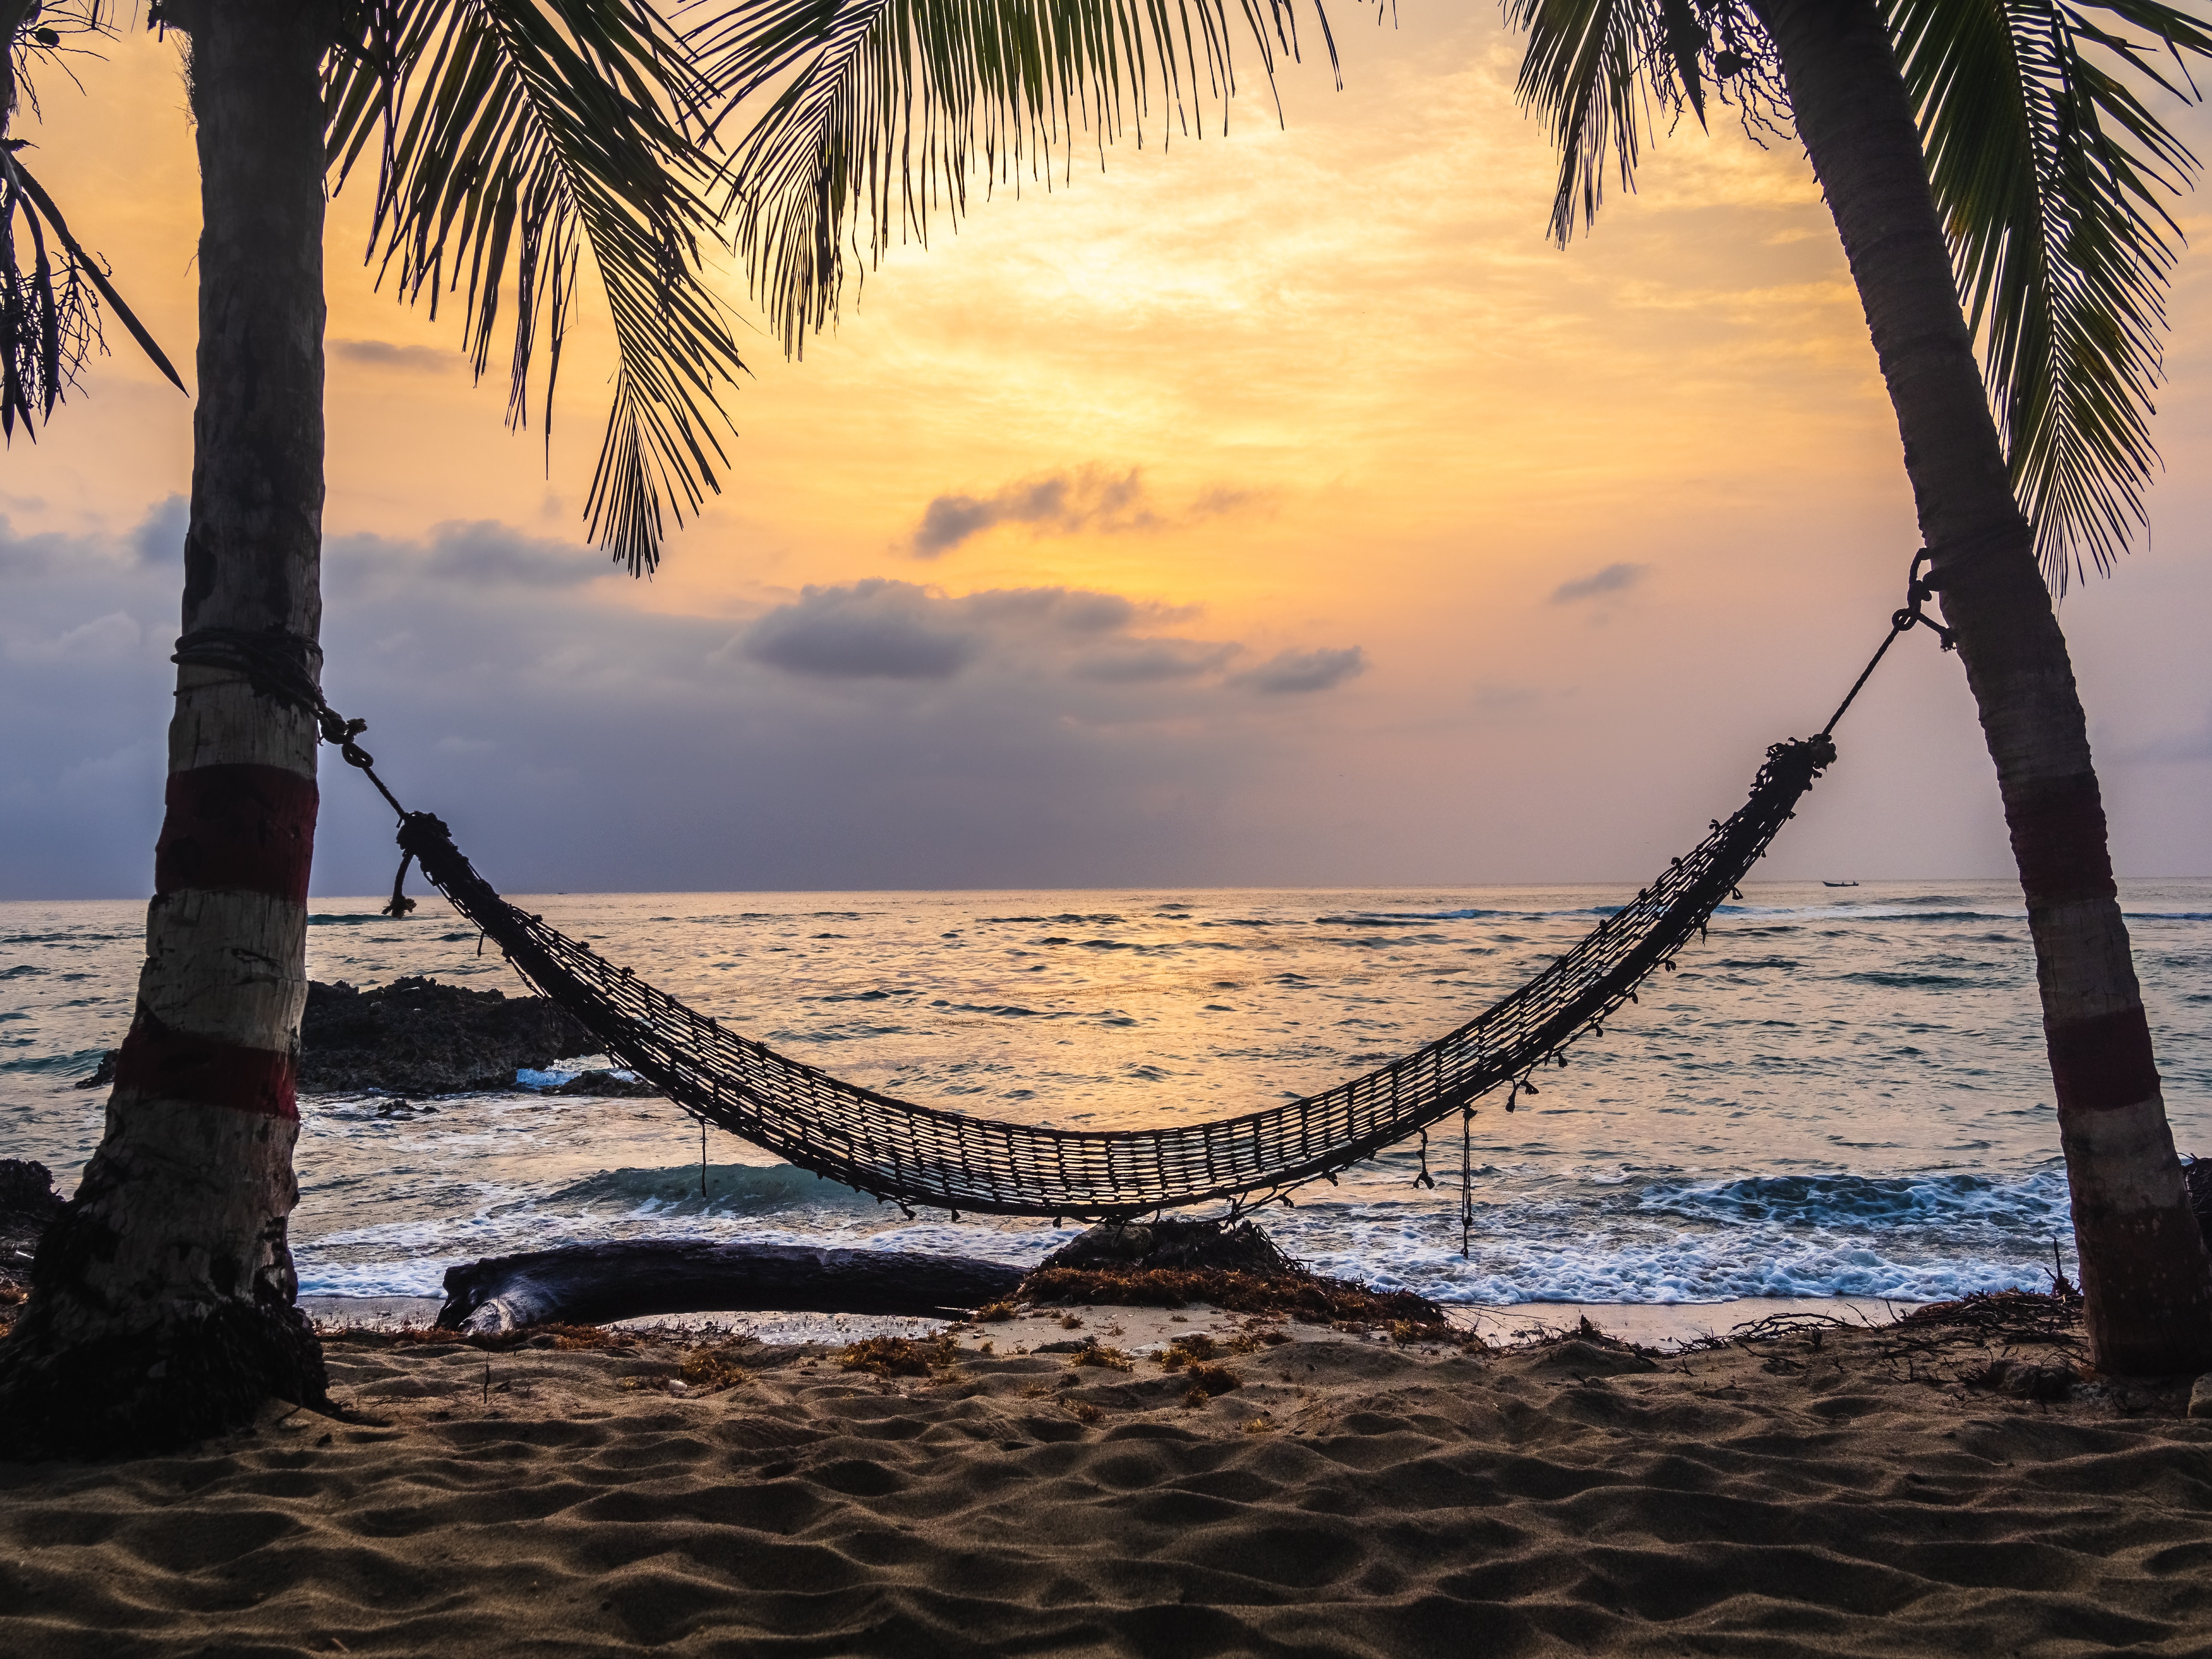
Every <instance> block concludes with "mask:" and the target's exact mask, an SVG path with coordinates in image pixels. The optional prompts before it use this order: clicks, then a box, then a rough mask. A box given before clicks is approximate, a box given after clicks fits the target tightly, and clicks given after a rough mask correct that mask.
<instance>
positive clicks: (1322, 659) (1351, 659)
mask: <svg viewBox="0 0 2212 1659" xmlns="http://www.w3.org/2000/svg"><path fill="white" fill-rule="evenodd" d="M1366 671H1367V653H1365V652H1364V651H1363V650H1361V649H1360V648H1359V647H1358V646H1356V645H1347V646H1346V647H1342V648H1341V649H1330V648H1328V647H1322V649H1320V650H1316V651H1279V652H1277V653H1275V654H1274V655H1273V656H1272V657H1270V658H1268V659H1267V661H1265V662H1263V663H1261V665H1259V666H1258V667H1257V668H1248V669H1247V670H1245V671H1244V672H1243V673H1242V674H1239V675H1237V677H1236V678H1234V679H1232V680H1231V681H1230V684H1231V685H1236V686H1241V687H1243V689H1244V690H1248V691H1257V692H1259V693H1261V695H1262V696H1286V695H1289V694H1291V693H1297V692H1306V691H1327V690H1330V689H1331V688H1333V687H1335V686H1339V685H1341V684H1344V683H1345V681H1346V680H1348V679H1351V678H1353V677H1354V676H1356V675H1359V674H1364V673H1365V672H1366Z"/></svg>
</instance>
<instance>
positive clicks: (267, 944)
mask: <svg viewBox="0 0 2212 1659" xmlns="http://www.w3.org/2000/svg"><path fill="white" fill-rule="evenodd" d="M306 960H307V907H306V906H304V905H300V904H295V903H294V902H292V901H291V900H289V899H281V898H273V897H271V896H270V895H268V894H266V893H240V892H206V891H203V890H198V889H195V888H187V889H186V890H185V891H183V892H180V893H171V894H169V895H167V896H166V897H162V898H157V899H155V901H154V902H152V903H151V904H149V905H148V906H147V907H146V965H145V967H144V969H143V970H141V972H140V974H139V976H138V1004H139V1006H140V1007H142V1008H143V1009H145V1010H146V1011H147V1012H149V1013H150V1014H152V1015H153V1016H154V1018H156V1019H158V1020H160V1021H161V1024H164V1025H166V1026H167V1027H168V1028H169V1029H170V1030H174V1031H183V1032H187V1033H189V1034H190V1035H191V1036H203V1037H211V1038H213V1039H215V1040H216V1041H217V1042H229V1043H235V1044H237V1045H238V1046H240V1048H266V1049H270V1050H272V1051H274V1052H276V1053H277V1054H283V1053H285V1052H287V1051H288V1050H289V1049H290V1048H292V1046H293V1041H294V1036H295V1033H296V1032H297V1031H298V1030H299V1028H300V1014H301V1010H302V1009H304V1008H305V1007H306V1006H307V974H306V969H305V966H304V964H305V963H306Z"/></svg>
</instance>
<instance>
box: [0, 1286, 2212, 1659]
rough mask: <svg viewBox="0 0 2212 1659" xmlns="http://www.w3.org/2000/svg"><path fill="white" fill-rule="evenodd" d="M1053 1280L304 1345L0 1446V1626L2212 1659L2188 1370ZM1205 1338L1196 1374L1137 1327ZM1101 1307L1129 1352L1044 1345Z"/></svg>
mask: <svg viewBox="0 0 2212 1659" xmlns="http://www.w3.org/2000/svg"><path fill="white" fill-rule="evenodd" d="M1074 1317H1078V1318H1080V1319H1081V1320H1082V1321H1083V1323H1082V1325H1081V1326H1080V1327H1079V1328H1073V1329H1071V1328H1067V1327H1066V1326H1063V1325H1062V1324H1061V1323H1060V1320H1059V1319H1058V1318H1056V1317H1055V1318H1054V1319H1051V1320H1036V1319H1032V1320H1029V1321H1024V1322H1018V1323H1017V1324H1014V1325H1012V1326H1009V1325H999V1326H994V1327H972V1328H966V1329H964V1330H961V1331H958V1332H957V1333H955V1335H954V1346H953V1348H951V1349H950V1350H944V1351H940V1352H939V1355H938V1358H939V1360H940V1361H942V1360H944V1359H946V1358H950V1361H951V1363H950V1364H939V1365H937V1366H936V1367H935V1368H933V1370H930V1371H929V1372H928V1374H927V1375H921V1376H910V1375H890V1376H878V1375H872V1374H871V1373H869V1372H868V1371H866V1370H851V1369H846V1368H845V1367H844V1366H843V1365H842V1364H841V1363H840V1357H839V1353H838V1351H836V1350H835V1349H830V1348H826V1347H823V1346H809V1345H794V1344H786V1345H763V1344H758V1343H750V1342H742V1341H741V1342H738V1343H734V1344H724V1345H721V1346H711V1345H702V1343H701V1341H700V1340H698V1339H697V1338H696V1336H694V1337H693V1338H691V1339H689V1340H687V1339H685V1338H684V1337H681V1336H677V1335H669V1334H645V1335H642V1336H637V1337H628V1338H623V1339H621V1340H622V1341H623V1343H624V1344H625V1346H616V1347H605V1348H590V1347H583V1348H578V1347H565V1348H564V1347H562V1346H557V1345H556V1340H555V1339H553V1338H551V1337H548V1336H541V1337H538V1338H535V1339H533V1340H532V1345H531V1346H523V1347H520V1348H515V1349H511V1350H508V1351H506V1352H486V1351H484V1350H483V1349H479V1348H477V1347H471V1346H462V1345H459V1344H453V1343H445V1342H433V1343H424V1342H420V1341H414V1340H397V1339H394V1338H392V1337H391V1336H389V1335H380V1334H374V1333H368V1332H362V1333H356V1334H352V1335H350V1336H346V1337H343V1338H334V1339H333V1340H331V1342H330V1344H329V1353H330V1359H331V1374H332V1380H333V1384H334V1393H335V1395H336V1396H337V1398H338V1399H339V1400H340V1401H342V1402H344V1403H346V1404H347V1405H348V1406H349V1407H350V1409H351V1411H352V1413H354V1414H355V1416H356V1419H357V1420H356V1421H353V1422H350V1423H349V1422H343V1421H334V1420H331V1419H326V1418H323V1417H319V1416H316V1415H313V1414H312V1413H305V1412H298V1413H285V1412H283V1410H281V1409H272V1410H271V1411H270V1413H268V1414H267V1415H266V1416H265V1417H264V1419H263V1420H262V1422H261V1423H260V1424H259V1425H258V1427H257V1428H256V1429H255V1431H252V1432H251V1433H246V1434H241V1435H239V1436H235V1437H230V1438H228V1439H227V1440H224V1441H222V1442H219V1443H212V1444H210V1445H208V1446H206V1447H204V1448H202V1449H199V1450H197V1451H195V1452H192V1453H191V1454H188V1455H180V1456H175V1457H167V1458H155V1459H147V1460H143V1461H138V1462H127V1463H118V1464H111V1465H106V1466H96V1467H70V1466H60V1465H43V1466H35V1467H27V1466H0V1609H4V1610H5V1614H4V1620H0V1650H5V1651H6V1652H8V1653H9V1654H10V1655H11V1656H12V1655H14V1654H18V1653H20V1654H23V1655H26V1656H28V1655H32V1654H37V1655H40V1656H53V1659H71V1656H78V1655H82V1656H94V1655H98V1656H101V1659H106V1656H129V1655H141V1654H143V1655H164V1656H166V1655H179V1656H181V1655H186V1654H199V1653H212V1654H220V1655H226V1656H228V1655H258V1654H270V1655H274V1654H288V1655H289V1654H301V1653H355V1654H363V1653H375V1654H390V1655H455V1656H468V1659H488V1656H494V1655H508V1654H513V1655H531V1656H542V1655H569V1654H598V1653H629V1652H633V1651H635V1650H641V1649H649V1650H655V1651H661V1652H666V1653H671V1654H681V1655H690V1654H725V1653H726V1654H740V1653H742V1654H746V1655H752V1654H821V1655H836V1654H883V1655H887V1656H896V1659H917V1656H922V1655H933V1654H940V1653H942V1654H954V1653H960V1654H972V1653H976V1652H989V1653H1008V1654H1012V1653H1081V1654H1091V1653H1098V1654H1109V1653H1110V1654H1126V1655H1131V1656H1139V1655H1141V1656H1145V1659H1161V1656H1178V1655H1192V1656H1196V1655H1213V1654H1247V1653H1267V1654H1275V1653H1281V1654H1291V1653H1296V1654H1313V1655H1322V1654H1341V1655H1375V1656H1385V1655H1387V1656H1391V1659H1404V1656H1414V1655H1428V1654H1437V1655H1444V1654H1449V1655H1454V1656H1467V1655H1483V1656H1489V1655H1512V1654H1523V1653H1528V1654H1537V1653H1564V1652H1601V1653H1624V1654H1629V1653H1632V1654H1647V1653H1649V1654H1676V1653H1719V1654H1867V1655H1881V1656H1895V1655H1918V1654H1931V1655H1932V1654H1939V1653H1940V1654H1945V1655H1950V1654H1960V1653H1975V1654H1982V1653H1987V1654H1997V1655H2005V1654H2021V1655H2038V1656H2040V1655H2052V1656H2056V1655H2075V1654H2084V1653H2093V1652H2103V1651H2112V1650H2124V1651H2127V1652H2130V1653H2157V1654H2198V1653H2206V1652H2212V1422H2207V1421H2203V1420H2191V1419H2188V1418H2187V1417H2186V1416H2185V1415H2184V1414H2183V1413H2184V1412H2185V1400H2186V1388H2185V1386H2177V1387H2173V1388H2167V1389H2147V1388H2132V1389H2129V1388H2098V1387H2094V1386H2092V1387H2087V1388H2076V1389H2073V1391H2072V1393H2071V1395H2070V1396H2069V1398H2067V1399H2065V1400H2063V1401H2059V1402H2055V1403H2039V1402H2037V1401H2033V1400H2031V1399H2015V1398H2010V1397H2008V1396H2007V1395H2003V1394H2002V1393H1999V1392H1996V1391H1995V1390H1994V1389H1990V1387H1988V1386H1985V1385H1984V1383H1982V1381H1981V1380H1980V1379H1982V1378H1983V1377H1984V1372H1985V1370H1986V1367H1987V1365H1988V1363H1989V1361H1990V1359H1991V1358H2001V1357H2004V1356H2005V1354H2006V1352H2007V1343H2006V1341H2005V1340H2002V1339H2000V1340H1997V1341H1996V1343H1995V1344H1994V1345H1992V1343H1991V1342H1990V1340H1985V1339H1984V1337H1982V1336H1979V1335H1977V1334H1972V1333H1965V1332H1958V1331H1952V1332H1948V1333H1942V1332H1937V1333H1929V1332H1925V1331H1923V1332H1919V1333H1911V1332H1908V1331H1906V1330H1905V1328H1889V1329H1887V1330H1883V1329H1868V1328H1844V1327H1843V1326H1840V1325H1822V1326H1813V1325H1806V1324H1803V1323H1802V1322H1801V1323H1800V1324H1798V1325H1797V1326H1796V1328H1784V1330H1783V1332H1782V1334H1780V1335H1779V1337H1778V1338H1777V1339H1776V1340H1746V1341H1743V1342H1741V1343H1737V1344H1735V1345H1730V1346H1720V1347H1717V1348H1711V1349H1707V1350H1704V1351H1699V1352H1687V1353H1683V1354H1680V1355H1674V1356H1667V1357H1654V1356H1650V1355H1647V1354H1639V1353H1638V1352H1634V1351H1632V1350H1631V1349H1629V1348H1627V1347H1626V1346H1620V1345H1618V1344H1612V1343H1607V1342H1603V1341H1595V1340H1588V1339H1587V1338H1583V1337H1572V1338H1565V1339H1559V1340H1552V1341H1548V1342H1545V1343H1541V1344H1536V1345H1529V1346H1518V1347H1512V1348H1505V1349H1488V1350H1485V1349H1480V1348H1478V1349H1475V1350H1473V1351H1470V1352H1455V1351H1454V1350H1452V1349H1450V1348H1447V1347H1440V1346H1428V1347H1425V1348H1421V1347H1417V1348H1406V1347H1401V1346H1395V1345H1394V1344H1390V1343H1388V1342H1384V1341H1378V1340H1374V1339H1373V1338H1372V1337H1371V1336H1361V1335H1358V1334H1346V1333H1340V1332H1328V1331H1320V1330H1315V1329H1311V1328H1288V1329H1286V1330H1283V1331H1280V1332H1279V1334H1280V1335H1287V1336H1290V1337H1291V1338H1292V1339H1293V1340H1287V1341H1283V1340H1270V1339H1268V1338H1267V1337H1266V1336H1265V1335H1264V1333H1265V1332H1267V1330H1268V1329H1269V1327H1267V1325H1265V1324H1264V1323H1263V1322H1254V1321H1248V1320H1245V1319H1243V1318H1241V1317H1237V1316H1226V1315H1219V1314H1212V1313H1209V1312H1207V1311H1206V1310H1196V1309H1194V1310H1186V1311H1185V1312H1184V1314H1183V1316H1182V1318H1181V1319H1180V1320H1176V1318H1175V1317H1174V1316H1170V1315H1166V1314H1164V1313H1145V1314H1142V1315H1139V1314H1138V1313H1137V1311H1136V1310H1109V1309H1097V1310H1090V1311H1089V1312H1087V1313H1085V1314H1079V1315H1077V1316H1074ZM1771 1329H1772V1328H1771V1327H1770V1330H1771ZM1194 1331H1195V1332H1200V1333H1203V1334H1206V1335H1207V1336H1208V1337H1210V1338H1211V1339H1212V1341H1213V1343H1214V1344H1215V1346H1216V1350H1217V1352H1215V1354H1214V1356H1213V1357H1212V1359H1210V1360H1202V1361H1200V1364H1210V1365H1212V1366H1214V1367H1216V1368H1217V1369H1216V1370H1214V1371H1212V1372H1197V1371H1194V1369H1193V1367H1192V1365H1190V1364H1182V1365H1180V1366H1178V1367H1177V1368H1176V1369H1168V1368H1167V1367H1166V1366H1164V1364H1163V1363H1162V1358H1163V1352H1164V1351H1163V1350H1161V1348H1160V1346H1159V1345H1160V1344H1161V1343H1162V1342H1164V1340H1166V1339H1167V1338H1168V1337H1170V1336H1180V1337H1188V1335H1189V1334H1190V1333H1192V1332H1194ZM1086 1339H1094V1340H1098V1341H1100V1342H1102V1343H1103V1344H1105V1345H1106V1346H1109V1347H1110V1348H1112V1349H1114V1350H1115V1351H1116V1353H1117V1356H1119V1355H1127V1354H1129V1353H1131V1352H1133V1351H1134V1350H1136V1349H1140V1348H1146V1347H1150V1348H1152V1350H1153V1352H1152V1354H1151V1355H1150V1356H1149V1357H1139V1358H1129V1359H1128V1361H1127V1363H1128V1364H1129V1366H1130V1369H1128V1370H1121V1369H1117V1368H1115V1366H1114V1365H1112V1364H1078V1363H1077V1362H1078V1361H1079V1360H1081V1359H1083V1358H1085V1354H1084V1353H1083V1352H1081V1351H1080V1350H1079V1349H1066V1350H1063V1351H1060V1352H1040V1351H1039V1350H1040V1349H1042V1348H1043V1347H1044V1346H1047V1345H1048V1344H1049V1343H1065V1344H1080V1343H1082V1342H1083V1341H1085V1340H1086ZM1239 1339H1242V1341H1241V1343H1240V1341H1239ZM571 1340H584V1341H587V1342H588V1341H592V1340H598V1339H593V1338H590V1337H584V1338H581V1339H571ZM984 1343H988V1344H990V1351H989V1352H986V1351H985V1350H984V1348H983V1347H982V1346H981V1345H982V1344H984ZM1187 1346H1188V1345H1187ZM1201 1346H1202V1345H1201ZM1237 1346H1243V1347H1244V1348H1245V1349H1246V1350H1248V1351H1247V1352H1241V1353H1240V1352H1234V1349H1235V1348H1236V1347H1237ZM2012 1346H2013V1348H2014V1350H2015V1352H2013V1353H2012V1356H2011V1357H2013V1358H2025V1359H2027V1360H2032V1361H2033V1362H2035V1363H2037V1364H2043V1363H2045V1361H2047V1360H2050V1359H2052V1358H2054V1357H2056V1356H2055V1355H2054V1354H2053V1353H2052V1352H2050V1351H2048V1350H2033V1351H2026V1350H2019V1349H2018V1345H2017V1344H2014V1345H2012ZM1016 1348H1021V1349H1025V1350H1028V1352H1019V1353H1017V1352H1012V1350H1014V1349H1016ZM686 1376H689V1377H690V1381H688V1382H687V1381H686V1380H685V1378H686ZM1194 1376H1196V1377H1197V1378H1198V1380H1199V1382H1200V1384H1201V1385H1202V1386H1199V1387H1197V1388H1195V1389H1194V1386H1193V1379H1194ZM1232 1381H1233V1382H1234V1383H1235V1384H1236V1386H1235V1387H1233V1388H1230V1387H1228V1386H1227V1383H1230V1382H1232ZM1208 1389H1213V1390H1215V1391H1213V1392H1211V1393H1209V1392H1208Z"/></svg>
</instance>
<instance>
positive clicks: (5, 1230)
mask: <svg viewBox="0 0 2212 1659" xmlns="http://www.w3.org/2000/svg"><path fill="white" fill-rule="evenodd" d="M62 1204H63V1199H62V1195H61V1194H59V1193H58V1192H56V1191H55V1190H54V1176H53V1171H52V1170H49V1169H47V1168H46V1165H45V1164H40V1163H39V1162H37V1161H36V1160H35V1159H32V1158H0V1309H6V1310H12V1309H14V1308H15V1306H17V1305H18V1304H21V1303H22V1302H23V1301H25V1300H26V1299H27V1297H29V1296H30V1293H31V1262H32V1260H33V1257H34V1256H36V1255H37V1254H38V1249H39V1240H40V1238H42V1237H45V1236H46V1228H47V1226H48V1225H49V1224H51V1223H52V1220H53V1218H55V1217H56V1216H58V1215H59V1214H60V1213H61V1212H62ZM8 1317H9V1315H8V1314H6V1313H0V1330H5V1329H6V1328H7V1325H6V1323H5V1322H6V1320H7V1319H8Z"/></svg>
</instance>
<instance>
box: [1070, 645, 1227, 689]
mask: <svg viewBox="0 0 2212 1659" xmlns="http://www.w3.org/2000/svg"><path fill="white" fill-rule="evenodd" d="M1241 650H1243V647H1242V646H1238V645H1213V644H1209V643H1208V642H1207V641H1204V640H1120V641H1115V642H1114V643H1113V644H1111V645H1109V646H1107V647H1103V649H1100V650H1097V651H1093V652H1091V653H1088V654H1087V655H1085V656H1082V657H1079V658H1077V659H1076V660H1075V664H1074V666H1073V669H1072V670H1071V671H1072V672H1073V673H1074V674H1076V675H1077V676H1079V678H1084V679H1086V680H1104V681H1107V682H1109V684H1123V685H1133V684H1142V683H1144V682H1146V681H1152V680H1184V679H1191V678H1195V677H1197V676H1199V675H1200V674H1210V673H1212V671H1214V670H1215V669H1217V668H1219V667H1220V666H1221V665H1223V664H1224V663H1225V662H1227V661H1228V660H1229V659H1231V657H1233V656H1235V655H1236V654H1237V653H1238V652H1239V651H1241Z"/></svg>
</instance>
